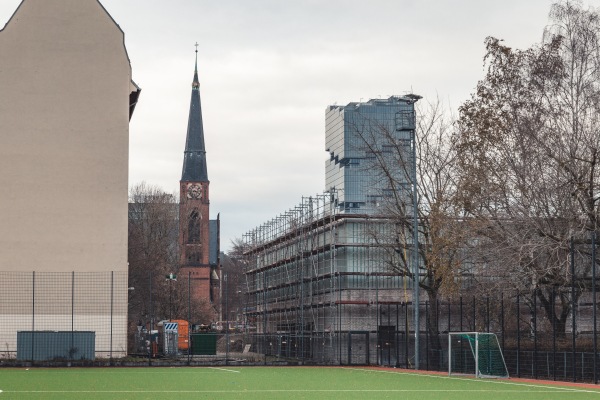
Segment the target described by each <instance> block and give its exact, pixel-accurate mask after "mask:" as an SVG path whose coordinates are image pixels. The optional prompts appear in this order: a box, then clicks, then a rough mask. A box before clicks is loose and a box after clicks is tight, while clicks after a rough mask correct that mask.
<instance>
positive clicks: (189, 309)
mask: <svg viewBox="0 0 600 400" xmlns="http://www.w3.org/2000/svg"><path fill="white" fill-rule="evenodd" d="M191 282H192V271H188V360H187V363H188V365H190V359H191V358H190V356H191V354H192V325H191V324H192V284H191Z"/></svg>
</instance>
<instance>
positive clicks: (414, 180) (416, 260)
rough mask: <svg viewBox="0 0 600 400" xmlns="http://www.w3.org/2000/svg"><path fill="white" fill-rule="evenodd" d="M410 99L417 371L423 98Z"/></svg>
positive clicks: (416, 363) (417, 361) (416, 356)
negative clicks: (419, 106) (418, 108)
mask: <svg viewBox="0 0 600 400" xmlns="http://www.w3.org/2000/svg"><path fill="white" fill-rule="evenodd" d="M406 97H408V98H409V99H410V101H409V104H412V105H413V113H412V119H413V120H412V123H413V124H412V128H413V129H412V130H411V141H412V165H411V167H412V168H411V169H412V171H411V172H412V174H411V175H412V176H411V181H412V189H413V196H412V197H413V260H412V261H413V286H414V287H413V307H414V319H415V369H419V357H420V354H419V333H420V327H421V324H420V315H419V306H420V302H419V221H418V218H419V212H418V209H417V206H418V194H419V192H418V189H417V134H416V128H417V127H416V121H415V113H414V104H415V103H416V102H417V101H419V100H420V99H421V98H422V97H421V96H419V95H416V94H408V95H406Z"/></svg>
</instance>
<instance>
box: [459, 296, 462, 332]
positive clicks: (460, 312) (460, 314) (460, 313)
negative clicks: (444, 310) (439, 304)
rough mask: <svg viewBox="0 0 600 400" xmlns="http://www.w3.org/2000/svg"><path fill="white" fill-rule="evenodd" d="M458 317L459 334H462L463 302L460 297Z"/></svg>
mask: <svg viewBox="0 0 600 400" xmlns="http://www.w3.org/2000/svg"><path fill="white" fill-rule="evenodd" d="M459 317H460V332H462V331H463V301H462V296H460V309H459Z"/></svg>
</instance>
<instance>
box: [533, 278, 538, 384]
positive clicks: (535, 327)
mask: <svg viewBox="0 0 600 400" xmlns="http://www.w3.org/2000/svg"><path fill="white" fill-rule="evenodd" d="M537 361H538V353H537V289H535V290H534V291H533V377H534V378H535V379H537V378H538V370H537Z"/></svg>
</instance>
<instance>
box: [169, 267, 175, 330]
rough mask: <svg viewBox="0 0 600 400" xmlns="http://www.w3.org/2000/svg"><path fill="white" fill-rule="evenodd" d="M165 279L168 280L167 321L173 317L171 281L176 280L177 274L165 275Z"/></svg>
mask: <svg viewBox="0 0 600 400" xmlns="http://www.w3.org/2000/svg"><path fill="white" fill-rule="evenodd" d="M167 281H169V321H171V320H172V319H173V285H172V282H173V281H175V282H177V275H175V274H172V273H171V274H169V275H167Z"/></svg>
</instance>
